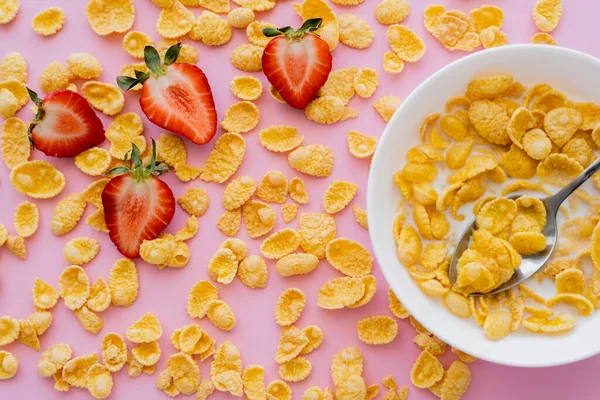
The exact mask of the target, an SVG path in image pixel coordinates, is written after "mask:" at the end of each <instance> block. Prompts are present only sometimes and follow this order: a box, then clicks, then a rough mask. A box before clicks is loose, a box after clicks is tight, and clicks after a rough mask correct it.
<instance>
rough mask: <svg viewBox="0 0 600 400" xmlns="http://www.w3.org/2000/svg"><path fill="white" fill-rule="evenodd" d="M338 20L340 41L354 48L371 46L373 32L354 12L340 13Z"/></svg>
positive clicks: (373, 36)
mask: <svg viewBox="0 0 600 400" xmlns="http://www.w3.org/2000/svg"><path fill="white" fill-rule="evenodd" d="M338 21H339V25H340V42H342V43H343V44H345V45H346V46H349V47H353V48H355V49H366V48H368V47H369V46H371V43H373V39H374V38H375V33H374V32H373V29H371V27H370V26H369V24H368V23H367V21H365V20H364V19H362V18H360V17H359V16H357V15H355V14H340V15H338ZM359 96H360V94H359Z"/></svg>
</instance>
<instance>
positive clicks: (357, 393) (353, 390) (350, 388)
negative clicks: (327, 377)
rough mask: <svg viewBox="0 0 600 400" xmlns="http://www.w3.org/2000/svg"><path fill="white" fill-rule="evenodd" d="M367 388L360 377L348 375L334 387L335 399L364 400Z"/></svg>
mask: <svg viewBox="0 0 600 400" xmlns="http://www.w3.org/2000/svg"><path fill="white" fill-rule="evenodd" d="M366 396H367V387H366V385H365V381H364V380H363V378H362V377H361V376H360V375H350V376H348V377H347V378H346V379H344V380H343V381H342V382H341V383H340V384H339V385H337V386H336V390H335V397H336V398H338V399H365V398H366Z"/></svg>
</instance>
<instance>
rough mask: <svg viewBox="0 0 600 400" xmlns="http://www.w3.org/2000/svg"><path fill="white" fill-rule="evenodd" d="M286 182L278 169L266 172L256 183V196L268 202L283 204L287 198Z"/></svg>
mask: <svg viewBox="0 0 600 400" xmlns="http://www.w3.org/2000/svg"><path fill="white" fill-rule="evenodd" d="M287 194H288V182H287V178H286V176H285V175H284V174H283V173H282V172H280V171H271V172H268V173H267V174H266V175H265V176H264V178H263V179H262V180H261V181H260V184H259V185H258V190H257V191H256V197H258V198H259V199H261V200H263V201H266V202H269V203H279V204H284V203H285V201H286V200H287Z"/></svg>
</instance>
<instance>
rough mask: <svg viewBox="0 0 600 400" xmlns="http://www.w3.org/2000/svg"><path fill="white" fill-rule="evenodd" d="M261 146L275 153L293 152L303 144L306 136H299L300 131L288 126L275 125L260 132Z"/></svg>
mask: <svg viewBox="0 0 600 400" xmlns="http://www.w3.org/2000/svg"><path fill="white" fill-rule="evenodd" d="M258 138H259V140H260V144H262V146H263V147H264V148H266V149H267V150H270V151H274V152H288V151H292V150H294V149H295V148H297V147H298V146H300V145H301V144H302V140H304V136H302V135H299V134H298V129H297V128H294V127H292V126H286V125H273V126H270V127H269V128H266V129H263V130H261V131H260V133H259V136H258Z"/></svg>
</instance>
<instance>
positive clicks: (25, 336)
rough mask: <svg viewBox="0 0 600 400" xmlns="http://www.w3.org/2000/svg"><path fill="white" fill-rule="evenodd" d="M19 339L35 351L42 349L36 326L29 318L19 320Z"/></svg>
mask: <svg viewBox="0 0 600 400" xmlns="http://www.w3.org/2000/svg"><path fill="white" fill-rule="evenodd" d="M17 340H18V341H19V342H21V343H23V344H24V345H25V346H27V347H29V348H31V349H33V350H35V351H40V348H41V346H40V340H39V338H38V334H37V333H36V330H35V326H34V325H33V322H31V321H30V320H29V318H28V319H21V320H19V337H18V338H17Z"/></svg>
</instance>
